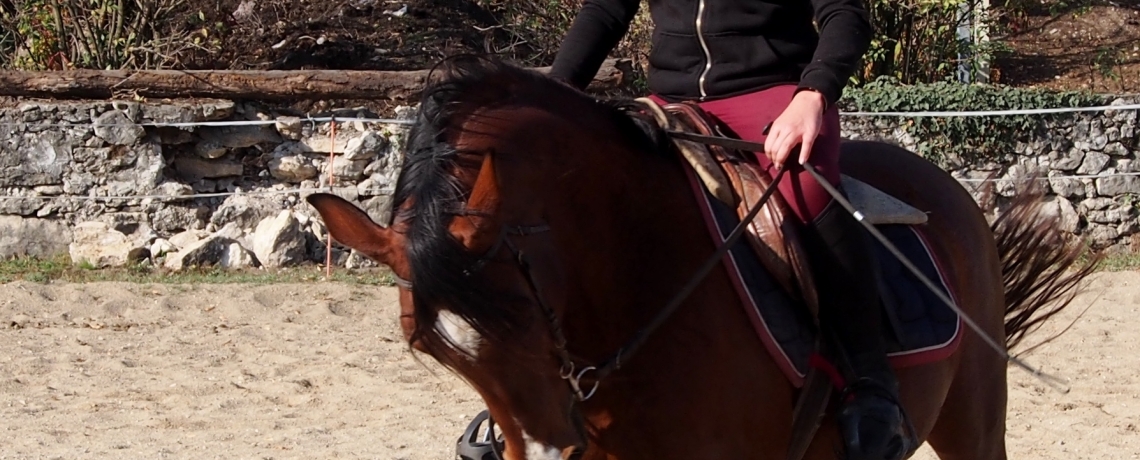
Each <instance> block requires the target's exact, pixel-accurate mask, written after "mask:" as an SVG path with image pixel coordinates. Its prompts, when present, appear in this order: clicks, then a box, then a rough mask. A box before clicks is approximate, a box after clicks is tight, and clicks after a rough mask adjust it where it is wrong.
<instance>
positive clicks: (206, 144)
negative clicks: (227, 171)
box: [194, 140, 229, 160]
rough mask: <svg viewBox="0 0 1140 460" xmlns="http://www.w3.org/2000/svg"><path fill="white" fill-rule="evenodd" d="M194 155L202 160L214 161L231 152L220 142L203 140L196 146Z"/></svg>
mask: <svg viewBox="0 0 1140 460" xmlns="http://www.w3.org/2000/svg"><path fill="white" fill-rule="evenodd" d="M194 153H196V154H198V156H200V157H202V158H206V159H210V160H212V159H215V158H221V157H223V156H225V155H226V153H229V150H228V149H226V146H224V145H222V144H221V143H220V142H218V141H214V140H203V141H201V142H198V143H197V144H195V145H194Z"/></svg>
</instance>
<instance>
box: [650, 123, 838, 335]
mask: <svg viewBox="0 0 1140 460" xmlns="http://www.w3.org/2000/svg"><path fill="white" fill-rule="evenodd" d="M649 103H650V104H651V105H652V106H656V103H653V102H652V101H650V102H649ZM660 109H661V110H663V111H664V112H666V113H667V115H668V117H667V118H669V119H670V120H672V121H673V122H672V123H670V124H668V125H663V126H669V125H680V126H683V127H685V129H686V130H688V131H690V132H695V133H696V134H701V135H706V136H711V135H720V136H723V132H722V130H721V129H720V128H719V126H718V125H717V123H716V121H715V120H713V119H712V117H710V116H709V115H708V114H707V113H706V112H705V111H704V110H702V109H701V108H700V106H698V105H696V104H693V103H691V102H681V103H674V104H666V105H665V106H664V107H661V108H660ZM675 142H677V143H678V145H679V146H680V145H681V143H682V142H684V143H685V145H686V147H682V150H684V149H686V148H687V149H689V151H688V153H687V154H685V153H684V152H683V154H684V156H685V158H686V159H688V158H689V157H690V156H693V157H697V158H704V159H706V160H702V161H700V164H702V165H706V166H705V167H707V165H708V164H710V162H711V164H713V165H715V166H716V169H717V171H718V173H717V174H708V175H703V174H700V173H699V171H698V176H700V177H701V179H702V181H703V182H704V183H705V186H706V187H707V188H708V189H709V191H710V193H712V194H713V195H714V196H717V198H718V199H719V200H720V201H721V202H723V203H725V204H727V205H729V206H730V207H733V208H734V210H735V211H736V214H737V217H738V218H744V217H745V216H746V215H747V214H748V212H749V211H750V210H751V209H752V206H754V205H755V204H756V202H757V201H759V199H760V197H761V196H762V195H763V194H764V190H766V189H767V188H768V186H769V185H770V184H771V183H772V178H771V177H770V176H769V175H768V173H767V172H765V171H763V170H761V169H760V167H759V165H757V164H756V163H755V161H747V160H746V159H745V157H744V156H743V155H741V154H740V152H736V151H729V150H727V149H725V148H723V147H720V146H716V145H705V144H699V143H695V142H691V141H683V140H676V141H675ZM694 147H695V148H694ZM690 163H692V161H691V160H690ZM716 177H723V178H725V180H726V182H725V183H721V184H710V183H709V181H710V180H712V179H714V178H716ZM724 189H727V190H729V191H730V192H731V194H732V196H733V198H734V199H732V200H726V199H723V198H721V197H720V196H718V194H717V193H714V192H713V191H714V190H724ZM790 215H791V209H790V208H789V207H788V204H787V202H786V201H784V198H783V197H782V196H780V194H778V193H777V194H773V195H771V197H769V199H768V202H767V203H765V204H764V206H763V207H762V208H761V212H759V213H758V214H757V215H756V217H755V218H754V219H753V221H752V222H750V223H749V224H748V231H747V232H746V233H745V240H747V241H748V243H749V245H750V246H751V247H752V249H753V250H754V251H755V252H756V254H757V255H759V256H760V259H761V260H762V262H763V264H764V266H765V268H767V269H768V271H769V272H771V273H772V275H773V277H774V278H775V280H776V282H777V283H779V284H780V285H781V287H782V288H783V289H784V291H785V292H787V293H788V294H789V295H791V296H792V297H793V298H795V299H798V300H802V301H803V302H804V303H805V304H806V305H807V306H808V308H809V310H811V312H812V313H813V316H814V314H815V313H816V312H818V307H817V305H818V304H817V300H816V293H815V285H814V281H813V279H812V276H811V270H810V269H809V268H808V267H807V257H806V253H805V252H804V251H803V249H802V246H801V245H800V242H799V230H798V228H797V225H798V223H797V222H796V220H795V219H790V218H788V216H790Z"/></svg>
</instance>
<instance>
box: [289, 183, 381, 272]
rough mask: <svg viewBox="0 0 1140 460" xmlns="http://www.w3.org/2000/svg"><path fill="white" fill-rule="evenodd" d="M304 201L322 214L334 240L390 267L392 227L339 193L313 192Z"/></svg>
mask: <svg viewBox="0 0 1140 460" xmlns="http://www.w3.org/2000/svg"><path fill="white" fill-rule="evenodd" d="M305 200H306V201H308V202H309V204H311V205H313V207H314V208H316V209H317V212H319V213H320V214H321V218H322V219H324V221H325V226H326V227H328V229H329V234H330V235H332V238H333V240H336V241H337V242H339V243H341V244H343V245H345V246H348V247H350V248H352V249H355V250H357V251H360V252H361V253H363V254H364V255H366V256H368V257H369V258H371V259H372V260H375V261H377V262H380V263H382V264H384V265H389V266H391V263H392V259H391V254H392V250H393V249H394V248H392V247H391V246H392V231H391V230H389V229H387V228H384V227H381V226H380V225H378V224H377V223H376V222H373V221H372V218H371V217H368V214H366V213H365V212H364V211H363V210H361V209H360V208H358V207H357V206H356V205H354V204H352V203H349V202H348V201H347V200H345V199H344V198H341V197H339V196H336V195H330V194H328V193H314V194H312V195H309V196H308V198H306V199H305Z"/></svg>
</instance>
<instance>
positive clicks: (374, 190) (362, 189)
mask: <svg viewBox="0 0 1140 460" xmlns="http://www.w3.org/2000/svg"><path fill="white" fill-rule="evenodd" d="M376 177H377V176H373V177H369V178H367V179H364V180H363V181H360V183H359V184H356V192H357V193H358V194H359V195H360V196H378V195H383V194H385V193H386V192H387V190H386V187H385V185H386V184H385V183H382V182H378V181H377V180H376ZM379 177H380V180H385V178H384V177H383V176H379Z"/></svg>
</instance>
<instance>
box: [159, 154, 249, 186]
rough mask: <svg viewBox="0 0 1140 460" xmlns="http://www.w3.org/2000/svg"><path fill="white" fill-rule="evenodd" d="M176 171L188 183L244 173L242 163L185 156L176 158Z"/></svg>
mask: <svg viewBox="0 0 1140 460" xmlns="http://www.w3.org/2000/svg"><path fill="white" fill-rule="evenodd" d="M174 169H175V170H177V171H178V173H179V175H180V176H182V178H183V179H184V180H186V181H187V182H194V181H197V180H199V179H205V178H216V177H226V176H240V175H241V173H242V165H241V163H233V162H229V161H218V160H213V161H211V160H205V159H201V158H195V157H191V156H185V155H179V156H177V157H175V158H174Z"/></svg>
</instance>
